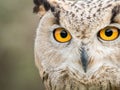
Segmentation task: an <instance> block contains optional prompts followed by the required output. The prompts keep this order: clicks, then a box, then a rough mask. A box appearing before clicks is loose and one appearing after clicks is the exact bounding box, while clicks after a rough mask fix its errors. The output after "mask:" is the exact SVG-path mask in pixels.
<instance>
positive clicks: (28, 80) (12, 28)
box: [0, 0, 44, 90]
mask: <svg viewBox="0 0 120 90" xmlns="http://www.w3.org/2000/svg"><path fill="white" fill-rule="evenodd" d="M33 7H34V4H33V1H32V0H0V90H44V89H43V84H42V82H41V79H40V77H39V72H38V70H37V68H36V66H35V62H34V38H35V32H36V28H37V25H38V22H39V17H38V16H37V15H36V14H33Z"/></svg>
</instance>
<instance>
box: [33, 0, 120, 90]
mask: <svg viewBox="0 0 120 90" xmlns="http://www.w3.org/2000/svg"><path fill="white" fill-rule="evenodd" d="M34 4H35V6H34V9H33V10H34V13H37V14H38V15H39V17H40V22H39V24H38V28H37V32H36V38H35V45H34V46H35V48H34V53H35V63H36V66H37V68H38V70H39V73H40V76H41V78H42V80H43V82H44V85H45V88H46V90H120V0H34Z"/></svg>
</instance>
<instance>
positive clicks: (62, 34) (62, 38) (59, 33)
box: [53, 28, 72, 43]
mask: <svg viewBox="0 0 120 90" xmlns="http://www.w3.org/2000/svg"><path fill="white" fill-rule="evenodd" d="M53 36H54V38H55V40H56V41H58V42H60V43H65V42H68V41H70V40H71V38H72V36H71V34H70V33H69V32H68V31H67V30H65V29H64V28H56V29H55V30H54V31H53Z"/></svg>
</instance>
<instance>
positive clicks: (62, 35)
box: [60, 30, 68, 38]
mask: <svg viewBox="0 0 120 90" xmlns="http://www.w3.org/2000/svg"><path fill="white" fill-rule="evenodd" d="M60 35H61V37H62V38H66V37H67V35H68V33H67V32H66V31H65V30H62V31H61V33H60Z"/></svg>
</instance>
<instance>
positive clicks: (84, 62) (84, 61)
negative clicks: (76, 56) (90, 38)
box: [81, 47, 88, 73]
mask: <svg viewBox="0 0 120 90" xmlns="http://www.w3.org/2000/svg"><path fill="white" fill-rule="evenodd" d="M81 62H82V67H83V70H84V72H85V73H86V72H87V66H88V54H87V52H86V50H85V48H83V47H82V48H81Z"/></svg>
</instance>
